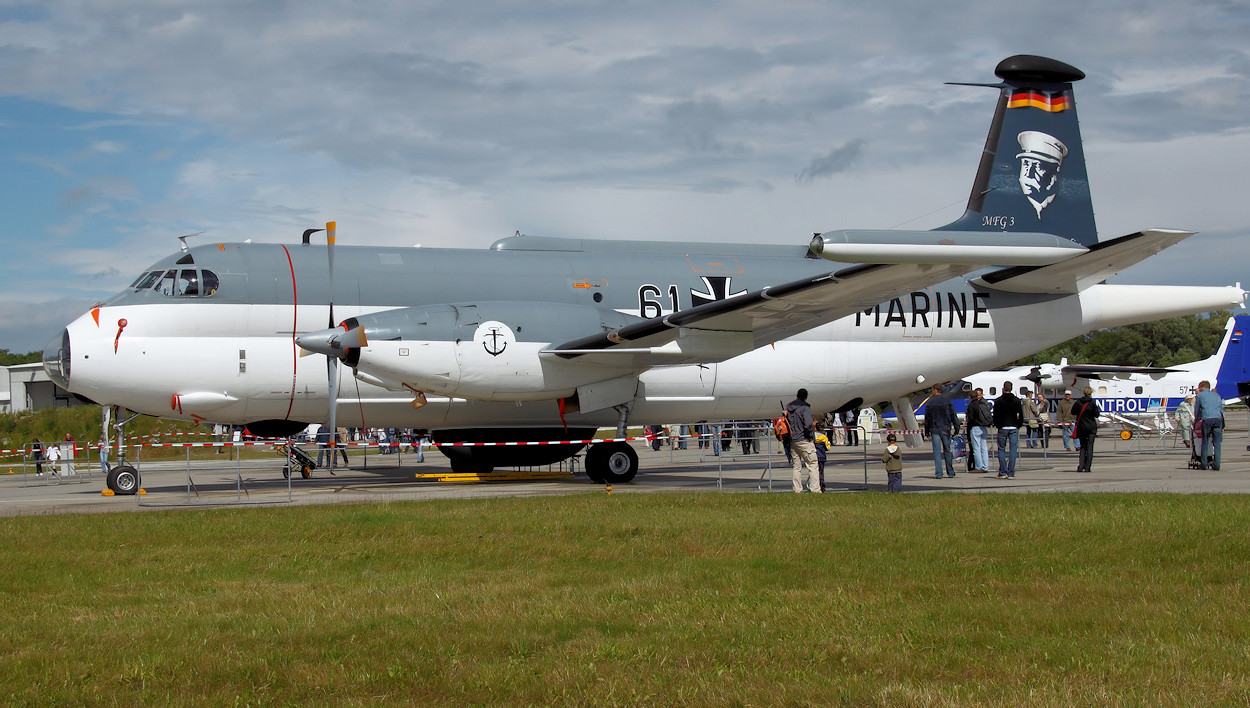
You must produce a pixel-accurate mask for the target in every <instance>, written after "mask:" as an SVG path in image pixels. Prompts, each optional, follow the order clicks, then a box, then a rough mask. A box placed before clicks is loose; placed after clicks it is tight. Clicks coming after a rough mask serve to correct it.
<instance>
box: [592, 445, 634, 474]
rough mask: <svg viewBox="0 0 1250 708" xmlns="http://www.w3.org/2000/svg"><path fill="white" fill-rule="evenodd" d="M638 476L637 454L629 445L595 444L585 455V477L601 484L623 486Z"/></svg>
mask: <svg viewBox="0 0 1250 708" xmlns="http://www.w3.org/2000/svg"><path fill="white" fill-rule="evenodd" d="M637 474H638V453H636V452H634V448H632V447H630V445H629V443H623V442H609V443H596V444H594V445H591V446H590V450H589V451H588V452H587V453H586V476H587V477H590V479H591V480H593V481H595V482H599V483H601V484H624V483H626V482H629V481H631V480H632V479H633V478H634V476H635V475H637Z"/></svg>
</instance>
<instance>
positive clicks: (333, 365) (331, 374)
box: [326, 356, 339, 474]
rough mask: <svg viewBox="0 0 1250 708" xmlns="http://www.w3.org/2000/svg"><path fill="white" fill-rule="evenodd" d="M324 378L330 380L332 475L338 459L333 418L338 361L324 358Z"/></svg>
mask: <svg viewBox="0 0 1250 708" xmlns="http://www.w3.org/2000/svg"><path fill="white" fill-rule="evenodd" d="M326 376H327V378H329V380H330V392H329V398H330V422H329V426H330V473H331V474H333V473H334V466H335V465H334V460H335V458H336V457H338V450H337V449H336V447H335V446H336V443H337V442H338V440H337V436H338V427H336V425H335V423H336V421H335V418H337V417H338V416H337V414H338V408H339V406H338V402H339V360H338V359H337V358H335V357H332V356H327V357H326Z"/></svg>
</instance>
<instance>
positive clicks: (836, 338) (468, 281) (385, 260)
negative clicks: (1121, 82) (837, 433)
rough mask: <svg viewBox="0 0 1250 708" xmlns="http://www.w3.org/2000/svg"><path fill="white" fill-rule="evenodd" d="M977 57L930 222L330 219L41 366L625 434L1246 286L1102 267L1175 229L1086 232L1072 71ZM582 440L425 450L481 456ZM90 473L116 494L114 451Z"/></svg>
mask: <svg viewBox="0 0 1250 708" xmlns="http://www.w3.org/2000/svg"><path fill="white" fill-rule="evenodd" d="M995 73H996V74H997V76H998V77H999V79H1000V80H999V81H998V82H995V83H989V84H964V85H971V86H985V87H989V88H991V89H993V90H994V91H995V92H996V94H997V97H998V98H997V102H996V105H995V109H994V117H993V120H992V121H991V123H990V130H989V136H988V138H987V140H986V143H985V147H984V149H983V150H982V151H981V153H980V157H979V160H980V165H979V168H978V170H977V172H976V177H975V181H974V183H973V187H972V192H971V195H970V197H969V199H968V205H967V209H966V210H965V212H964V215H963V216H962V217H961V218H959V219H958V220H956V221H955V222H953V223H951V224H948V225H946V226H943V227H941V228H939V229H935V230H933V231H867V230H836V231H827V232H824V233H818V234H816V236H815V237H814V238H812V239H810V241H809V240H808V239H807V238H806V237H804V238H803V239H802V241H801V242H798V241H796V240H790V239H787V238H785V237H784V236H782V237H781V242H780V243H778V242H777V241H778V236H777V235H775V234H761V235H760V237H759V238H758V243H756V244H748V245H735V244H729V243H725V242H723V241H705V242H673V241H656V240H653V241H608V240H593V239H567V238H546V237H541V236H524V235H517V236H513V237H509V238H504V239H501V240H499V241H497V242H495V243H494V244H493V245H492V246H491V247H490V249H489V250H485V251H482V250H468V249H429V248H407V249H405V248H398V247H390V248H379V247H367V246H355V247H348V246H344V247H338V248H337V250H336V248H335V245H334V243H335V238H334V236H335V227H334V225H333V224H329V225H327V236H328V238H327V245H326V246H321V245H315V244H312V243H310V239H309V238H308V234H305V239H304V243H302V244H291V245H287V244H282V243H258V242H248V241H243V242H241V243H225V242H223V243H210V244H206V245H201V246H197V247H193V248H187V249H185V250H184V251H183V252H176V253H174V254H172V255H170V256H168V257H166V258H162V259H160V260H158V261H156V262H155V263H154V264H153V265H152V266H151V267H150V268H148V269H147V270H145V271H144V272H143V273H140V274H138V277H137V278H136V279H135V281H134V283H133V284H132V285H131V286H130V287H128V288H126V289H125V290H124V291H122V292H121V293H119V294H117V295H116V296H114V297H113V298H111V299H110V300H108V301H107V302H104V303H100V304H99V305H98V306H96V307H93V308H91V310H90V311H89V312H88V313H86V314H84V315H83V316H82V317H80V318H78V319H77V320H75V321H74V322H72V323H70V324H69V325H68V326H67V327H66V329H65V331H64V332H63V333H62V334H61V335H60V336H58V337H56V339H54V340H53V341H52V342H51V343H49V345H48V347H47V348H46V349H45V351H44V366H45V368H46V369H47V371H48V373H49V375H50V376H52V378H53V379H54V380H55V381H56V382H57V383H58V384H59V385H61V386H62V387H63V388H65V389H66V390H68V391H70V392H71V393H74V394H77V395H79V396H82V397H84V398H87V399H90V400H93V401H95V402H97V403H99V404H101V405H104V406H109V407H112V408H113V409H114V410H113V412H114V413H115V414H117V415H118V417H120V413H121V409H122V408H126V409H129V410H132V411H135V412H139V413H146V414H148V415H156V416H163V417H170V418H178V419H183V420H200V421H213V422H218V423H233V424H246V425H247V426H249V428H250V429H251V430H252V432H254V433H256V434H258V435H290V434H294V433H295V432H297V431H299V430H301V429H303V428H304V427H305V426H306V425H307V424H309V423H312V422H328V423H329V425H330V427H331V428H334V427H335V425H336V424H337V425H349V426H362V427H367V426H379V427H410V428H425V429H429V430H431V431H433V433H434V436H435V439H436V440H437V441H438V442H440V443H447V442H474V441H492V442H519V443H525V442H540V441H575V440H583V439H586V438H589V437H591V436H592V434H593V433H594V431H595V430H596V429H597V428H599V427H603V426H615V427H616V429H617V431H618V437H623V436H624V430H625V427H626V425H627V424H629V422H630V421H633V424H635V425H639V424H652V423H668V422H674V421H698V420H706V419H710V420H716V419H761V418H771V417H773V415H775V414H776V412H777V411H776V406H777V401H778V400H779V399H781V400H789V399H790V398H791V397H793V396H794V394H795V391H796V390H797V389H799V388H800V387H802V388H806V389H807V390H808V392H809V399H808V400H809V402H810V403H811V405H812V407H813V409H814V410H815V411H816V412H817V413H818V414H819V413H824V412H826V411H843V410H848V409H850V408H853V407H859V406H861V405H862V404H863V402H864V401H870V402H871V401H881V400H896V399H902V400H904V401H905V400H906V399H905V396H906V395H907V394H908V393H910V392H912V391H914V390H916V388H918V386H917V384H920V383H923V382H925V381H951V380H955V379H958V378H960V377H961V376H965V375H967V374H969V373H971V372H976V371H983V370H985V369H988V368H990V367H993V366H997V365H1000V364H1002V363H1004V362H1009V361H1013V360H1016V359H1019V358H1020V357H1022V356H1026V355H1028V354H1031V353H1033V352H1036V351H1039V350H1041V349H1043V348H1045V347H1048V346H1051V345H1053V344H1056V343H1059V342H1063V341H1065V340H1068V339H1071V338H1072V337H1075V336H1077V335H1079V334H1082V333H1085V332H1088V331H1090V330H1094V329H1100V328H1105V327H1115V326H1120V325H1126V324H1132V323H1136V322H1143V321H1148V320H1156V319H1165V318H1168V317H1175V316H1177V315H1186V314H1194V313H1200V312H1209V311H1212V310H1219V309H1224V308H1233V307H1237V306H1239V305H1241V304H1242V303H1243V302H1244V300H1245V296H1246V292H1245V291H1244V290H1242V288H1241V287H1240V285H1238V286H1230V287H1205V286H1204V287H1185V286H1157V285H1109V284H1106V283H1105V282H1104V281H1105V280H1106V279H1107V278H1108V277H1110V276H1111V275H1114V274H1115V273H1117V272H1119V271H1120V270H1122V269H1124V268H1126V267H1128V266H1130V265H1133V264H1135V263H1137V262H1139V261H1141V260H1143V259H1146V258H1149V257H1150V256H1152V255H1154V254H1156V253H1158V252H1159V251H1161V250H1163V249H1164V248H1167V247H1170V246H1173V245H1175V244H1177V243H1179V242H1181V241H1183V240H1184V239H1186V238H1187V237H1189V236H1191V235H1192V232H1189V231H1180V230H1173V229H1148V230H1143V231H1138V232H1136V233H1131V234H1128V235H1126V236H1120V237H1118V238H1110V239H1106V240H1101V239H1100V238H1099V236H1098V233H1097V230H1096V228H1095V224H1094V209H1093V203H1092V200H1091V197H1090V188H1089V182H1088V177H1087V175H1086V169H1085V156H1084V150H1083V148H1082V143H1081V134H1080V127H1079V125H1078V123H1077V112H1076V103H1075V101H1074V98H1073V88H1072V87H1073V83H1074V82H1077V81H1080V80H1081V79H1083V78H1084V77H1085V75H1084V73H1082V72H1081V71H1080V70H1078V69H1076V68H1074V67H1072V66H1069V65H1067V64H1064V63H1063V62H1059V61H1055V60H1053V59H1047V58H1043V57H1036V56H1028V55H1019V56H1013V57H1009V58H1007V59H1005V60H1003V61H1002V62H1000V63H999V64H998V66H997V67H996V69H995ZM310 231H311V230H310ZM249 236H250V234H249ZM787 241H788V242H787ZM831 261H832V263H831ZM309 354H311V355H309ZM340 364H345V365H346V367H343V366H340ZM347 369H350V374H349V375H348V376H346V377H344V375H343V374H344V371H345V370H347ZM581 447H582V445H580V444H566V445H525V446H510V447H454V448H443V450H444V452H445V454H447V455H448V456H449V457H451V461H452V466H453V468H455V469H460V470H472V471H489V470H490V469H492V468H493V467H495V466H502V465H535V464H546V463H549V462H554V461H557V460H561V459H564V458H566V457H568V456H570V455H572V454H574V453H576V452H577V451H578V450H580V449H581ZM637 470H638V457H637V454H636V453H635V452H634V450H633V449H632V448H631V447H630V446H629V445H628V444H627V443H625V442H619V441H617V442H604V443H596V444H594V445H592V446H591V448H590V450H589V451H588V452H587V455H586V471H587V474H588V475H589V476H590V477H591V478H592V479H594V480H597V481H609V482H624V481H628V480H630V479H632V478H633V476H634V474H635V473H636V472H637ZM108 480H109V486H110V487H111V488H113V489H114V491H116V492H118V493H124V494H133V493H135V491H136V490H137V474H136V472H135V470H134V469H133V468H132V467H130V466H127V465H119V466H117V467H115V468H114V469H113V470H112V471H111V472H110V474H109V476H108Z"/></svg>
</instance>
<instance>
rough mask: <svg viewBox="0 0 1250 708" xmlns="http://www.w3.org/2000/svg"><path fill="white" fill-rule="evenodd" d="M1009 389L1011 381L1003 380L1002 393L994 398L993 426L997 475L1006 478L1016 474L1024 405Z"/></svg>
mask: <svg viewBox="0 0 1250 708" xmlns="http://www.w3.org/2000/svg"><path fill="white" fill-rule="evenodd" d="M1011 389H1012V384H1011V382H1010V381H1004V382H1003V395H1001V396H999V397H998V398H996V399H994V427H996V428H998V476H999V477H1007V478H1012V477H1015V476H1016V458H1017V457H1018V456H1019V455H1020V426H1021V425H1024V406H1022V405H1020V399H1019V398H1016V395H1015V394H1014V393H1012V392H1011ZM1008 446H1010V448H1011V450H1010V452H1008V450H1007V448H1008Z"/></svg>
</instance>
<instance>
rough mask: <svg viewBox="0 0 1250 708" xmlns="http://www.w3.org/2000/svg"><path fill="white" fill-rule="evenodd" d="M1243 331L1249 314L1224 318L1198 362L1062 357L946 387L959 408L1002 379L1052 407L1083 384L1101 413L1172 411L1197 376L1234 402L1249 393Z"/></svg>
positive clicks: (1249, 325)
mask: <svg viewBox="0 0 1250 708" xmlns="http://www.w3.org/2000/svg"><path fill="white" fill-rule="evenodd" d="M1246 335H1250V315H1237V316H1235V317H1230V318H1228V323H1227V325H1226V326H1225V328H1224V339H1223V341H1221V343H1220V347H1219V349H1218V350H1217V351H1216V353H1215V354H1214V355H1212V356H1210V357H1207V358H1206V359H1202V360H1200V361H1191V362H1189V363H1186V364H1177V365H1175V366H1172V367H1168V368H1161V367H1138V366H1107V365H1102V364H1068V363H1067V360H1066V359H1065V360H1063V361H1062V362H1060V363H1059V364H1041V365H1039V366H1016V367H1013V368H1010V369H999V370H995V371H984V372H981V373H979V374H973V375H972V376H965V377H964V378H963V379H962V380H961V381H958V382H956V383H955V385H954V386H952V387H951V389H952V391H953V392H955V393H953V395H955V396H959V397H960V398H958V399H955V401H954V402H955V405H956V408H957V409H960V410H961V411H962V409H964V408H966V406H967V398H966V396H967V392H968V391H971V390H972V389H974V388H980V389H982V390H984V391H985V394H986V396H988V397H989V398H993V397H995V396H997V395H998V394H999V391H1000V390H1001V388H1002V385H1003V382H1004V381H1011V382H1012V385H1013V386H1014V387H1015V389H1016V391H1017V392H1018V391H1019V390H1020V388H1021V387H1024V388H1028V389H1029V390H1030V391H1035V390H1037V389H1038V388H1039V387H1040V389H1041V391H1042V394H1043V395H1044V396H1046V398H1047V399H1049V400H1050V401H1051V404H1052V407H1053V405H1054V402H1055V401H1056V400H1057V399H1059V398H1062V397H1063V392H1064V391H1065V390H1071V391H1072V393H1073V396H1074V397H1080V396H1081V391H1082V390H1083V389H1084V388H1085V387H1086V386H1089V387H1090V388H1092V389H1093V390H1094V393H1093V396H1094V400H1095V401H1097V403H1098V407H1099V408H1100V409H1102V411H1103V412H1104V413H1110V414H1114V415H1116V416H1126V417H1134V416H1155V415H1158V414H1159V413H1171V412H1174V411H1175V410H1176V407H1177V406H1179V405H1180V404H1181V401H1183V400H1185V397H1186V396H1193V395H1195V394H1196V393H1197V392H1198V383H1199V382H1200V381H1210V382H1211V388H1212V389H1214V390H1215V392H1216V393H1218V394H1219V395H1220V397H1221V398H1223V399H1224V400H1225V401H1228V402H1234V401H1238V400H1241V399H1243V398H1245V397H1246V396H1250V346H1248V343H1247V342H1246Z"/></svg>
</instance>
